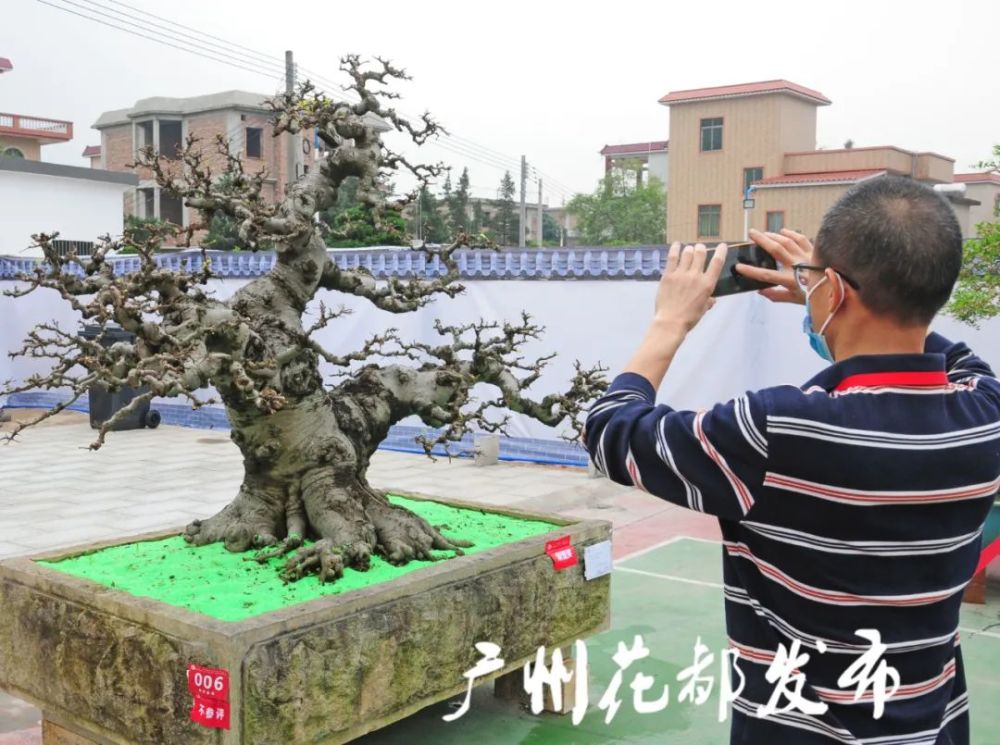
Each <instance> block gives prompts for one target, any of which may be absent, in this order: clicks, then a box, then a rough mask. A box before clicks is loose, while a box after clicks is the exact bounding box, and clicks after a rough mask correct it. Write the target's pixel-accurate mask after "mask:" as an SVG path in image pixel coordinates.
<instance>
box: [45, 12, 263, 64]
mask: <svg viewBox="0 0 1000 745" xmlns="http://www.w3.org/2000/svg"><path fill="white" fill-rule="evenodd" d="M37 1H38V2H40V3H41V4H42V5H48V6H49V7H52V8H55V9H56V10H61V11H63V12H64V13H71V14H72V15H75V16H79V17H80V18H85V19H87V20H88V21H93V22H94V23H99V24H101V25H102V26H107V27H108V28H113V29H117V30H118V31H124V32H125V33H127V34H132V35H133V36H138V37H140V38H143V39H147V40H149V41H152V42H155V43H156V44H162V45H163V46H167V47H172V48H174V49H178V50H180V51H182V52H188V53H190V54H195V55H198V56H199V57H204V58H205V59H208V60H211V61H212V62H220V63H222V64H224V65H229V66H230V67H235V68H237V69H240V70H245V71H246V72H252V73H255V74H258V75H263V74H264V73H263V72H262V71H261V70H260V69H256V70H255V69H252V68H249V67H245V66H243V65H241V64H238V63H236V62H233V61H231V59H224V58H219V57H214V56H211V55H208V54H205V53H204V52H199V51H197V50H195V49H190V48H187V47H182V46H178V45H176V44H171V43H170V42H169V41H165V40H163V39H158V38H156V37H155V36H147V35H146V34H142V33H139V32H138V31H135V30H134V29H130V28H126V27H123V26H118V25H115V24H113V23H108V22H107V21H102V20H101V19H100V18H94V17H92V16H88V15H84V14H83V13H78V12H77V11H75V10H70V9H69V8H65V7H63V6H61V5H56V4H55V3H52V2H49V0H37ZM62 1H63V2H69V0H62ZM77 7H81V6H77ZM85 10H88V11H89V8H85Z"/></svg>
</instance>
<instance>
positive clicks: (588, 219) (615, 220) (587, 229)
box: [566, 163, 667, 246]
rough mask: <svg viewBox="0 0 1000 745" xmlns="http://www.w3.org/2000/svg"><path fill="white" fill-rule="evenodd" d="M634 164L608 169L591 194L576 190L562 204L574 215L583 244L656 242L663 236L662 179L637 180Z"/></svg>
mask: <svg viewBox="0 0 1000 745" xmlns="http://www.w3.org/2000/svg"><path fill="white" fill-rule="evenodd" d="M636 168H637V166H636V165H634V164H630V163H626V164H623V166H622V167H619V168H614V169H612V170H611V171H610V172H609V173H608V174H607V175H606V176H605V177H604V178H603V179H602V180H601V182H600V184H599V185H598V187H597V189H596V190H595V191H594V193H593V194H577V195H576V196H575V197H573V199H571V200H570V202H569V204H567V205H566V209H567V211H569V212H570V214H573V215H575V216H576V217H577V227H578V229H579V231H580V237H581V239H582V241H583V242H584V243H586V244H589V245H593V246H602V245H627V244H632V243H638V244H660V243H663V242H664V241H665V240H666V228H667V196H666V192H665V191H664V189H663V183H662V182H661V181H659V180H658V179H656V178H650V179H649V181H648V183H646V184H639V183H637V182H638V179H637V171H636Z"/></svg>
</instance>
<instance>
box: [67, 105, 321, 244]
mask: <svg viewBox="0 0 1000 745" xmlns="http://www.w3.org/2000/svg"><path fill="white" fill-rule="evenodd" d="M267 98H268V97H267V96H265V95H263V94H259V93H250V92H247V91H226V92H223V93H215V94H211V95H205V96H194V97H191V98H162V97H157V98H145V99H142V100H140V101H138V102H136V104H135V105H134V106H132V107H131V108H128V109H119V110H115V111H107V112H105V113H103V114H101V116H100V117H99V118H98V120H97V122H96V123H95V124H94V128H95V129H96V130H98V132H100V135H101V144H100V145H99V146H90V147H88V148H87V149H86V150H85V151H84V157H87V158H89V159H90V164H91V166H92V167H94V168H104V169H107V170H109V171H129V172H134V173H135V174H136V175H137V176H138V177H139V184H138V186H136V188H135V189H133V190H132V191H131V192H130V193H127V194H126V195H125V205H124V207H125V214H127V215H135V216H138V217H142V218H158V219H162V220H169V221H171V222H174V223H175V224H178V225H180V226H182V227H189V226H191V225H194V224H196V223H197V221H198V219H199V218H198V215H197V212H196V210H193V209H191V208H188V207H185V206H184V205H182V204H181V203H180V201H179V200H177V199H175V198H173V197H171V196H170V195H169V194H167V193H165V192H163V191H162V190H161V189H160V188H159V187H158V186H157V185H156V182H155V181H154V180H153V178H152V174H151V173H150V171H149V169H146V168H134V167H133V164H134V162H135V158H136V152H137V151H138V150H140V149H141V148H144V147H146V146H150V145H151V146H152V147H153V148H154V149H155V150H156V151H157V152H159V153H161V154H164V155H167V156H168V157H169V156H170V155H171V154H173V153H174V152H175V151H176V149H177V148H178V147H181V146H183V143H185V142H186V141H187V138H188V137H189V136H194V137H195V138H196V139H197V140H198V145H197V146H198V147H200V148H201V150H202V153H203V155H204V158H205V163H206V164H207V165H208V166H209V167H211V169H212V170H213V171H214V172H215V173H218V174H222V173H223V172H224V171H225V170H226V162H225V158H224V157H223V156H222V155H221V154H220V153H219V152H218V149H217V147H216V145H215V143H216V138H217V137H218V136H219V135H222V136H223V137H225V138H227V139H228V141H229V145H230V148H231V149H232V152H234V153H238V154H239V155H240V159H241V161H242V163H243V167H244V169H245V170H246V171H247V172H248V173H258V172H261V171H263V172H264V173H265V174H266V178H265V181H264V191H263V197H264V199H265V200H267V201H269V202H275V201H277V200H279V199H280V198H281V197H282V196H283V195H284V191H285V188H286V185H287V184H288V182H289V179H290V178H292V177H293V176H294V178H297V177H298V176H301V175H303V174H304V173H305V172H306V171H307V170H308V168H309V167H310V166H311V165H312V164H313V163H314V162H315V159H316V158H317V157H318V156H317V153H316V152H315V151H314V141H315V134H314V131H313V130H308V131H305V132H302V133H299V134H298V135H290V134H288V133H283V134H281V135H279V136H277V137H275V136H274V130H273V127H272V124H271V118H272V114H271V111H270V109H268V108H267V106H266V105H265V102H266V100H267ZM291 137H295V139H296V144H295V148H296V151H297V153H300V155H299V156H298V157H297V158H296V163H295V164H293V165H292V166H291V167H290V166H289V142H288V140H289V138H291ZM293 169H294V170H296V171H297V173H295V174H292V170H293Z"/></svg>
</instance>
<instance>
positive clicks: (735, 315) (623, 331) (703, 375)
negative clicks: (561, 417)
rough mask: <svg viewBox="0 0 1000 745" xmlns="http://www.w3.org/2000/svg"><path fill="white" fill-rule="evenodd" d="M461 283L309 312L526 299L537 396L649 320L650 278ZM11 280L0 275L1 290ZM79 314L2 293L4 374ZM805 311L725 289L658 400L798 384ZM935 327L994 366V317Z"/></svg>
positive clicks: (217, 285)
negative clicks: (452, 292) (409, 302)
mask: <svg viewBox="0 0 1000 745" xmlns="http://www.w3.org/2000/svg"><path fill="white" fill-rule="evenodd" d="M246 281H247V280H236V279H224V280H213V282H212V283H211V287H212V289H213V290H214V291H215V293H216V295H217V297H219V298H226V297H229V296H230V295H231V294H232V293H233V292H235V291H236V290H237V289H238V288H239V287H241V286H242V285H243V284H244V283H245V282H246ZM463 284H464V285H465V286H466V292H465V294H464V295H462V296H460V297H458V298H455V299H454V300H449V299H448V298H443V299H440V300H438V301H436V302H434V303H432V304H431V305H430V306H428V307H427V308H425V309H423V310H421V311H419V312H417V313H410V314H402V315H394V314H390V313H387V312H384V311H381V310H378V309H375V308H374V307H373V306H372V305H371V304H370V303H368V302H367V301H365V300H362V299H359V298H353V297H348V296H344V295H339V294H334V293H324V294H322V295H320V296H319V297H317V298H316V300H315V301H314V303H313V305H312V306H311V307H310V313H315V312H316V311H317V309H318V306H319V301H320V300H323V301H324V302H325V303H326V304H327V306H328V307H337V306H339V305H341V304H344V305H347V306H348V307H350V308H352V309H353V310H354V313H352V314H351V315H348V316H346V317H344V318H341V319H338V320H336V321H333V322H332V323H331V324H330V325H329V326H328V327H327V328H325V329H323V330H322V331H321V332H319V334H318V335H317V338H318V340H319V341H320V342H321V343H322V344H323V345H324V346H325V347H326V348H327V349H329V350H330V351H332V352H334V353H346V352H350V351H353V350H356V349H358V348H360V347H361V346H362V344H363V343H364V341H365V339H367V338H368V337H370V336H371V335H373V334H376V333H380V332H384V331H385V330H386V329H387V328H389V327H395V328H398V329H399V332H400V335H401V336H402V337H403V338H404V339H411V340H414V341H426V342H438V341H439V340H440V337H439V336H438V334H437V333H436V332H435V331H434V320H435V319H436V318H440V319H441V320H442V321H443V322H444V323H446V324H462V323H469V322H472V321H476V320H479V319H485V320H488V321H504V320H510V321H518V320H519V319H520V313H521V311H522V310H527V311H528V312H529V313H531V315H532V318H533V321H534V322H535V323H537V324H539V325H542V326H544V327H545V334H544V336H543V337H542V339H541V340H539V341H535V342H532V343H530V344H529V345H527V346H526V347H525V349H524V353H525V356H526V357H527V358H533V357H537V356H540V355H544V354H548V353H550V352H557V353H558V357H557V358H556V359H555V360H553V361H552V362H551V364H550V365H549V366H548V368H547V369H546V372H545V374H544V375H543V377H542V378H541V379H540V380H539V381H538V383H537V384H536V387H535V388H534V389H533V396H534V397H536V398H541V397H542V396H544V395H545V394H547V393H553V392H557V391H559V390H560V389H562V388H564V387H565V386H566V385H567V382H568V381H569V379H570V377H571V376H572V372H573V361H574V360H577V359H578V360H580V361H581V362H582V363H583V364H584V365H586V366H590V365H594V364H596V363H598V362H600V363H602V364H604V365H605V366H607V367H609V368H610V371H609V375H614V374H616V373H617V372H618V371H619V370H620V369H621V368H622V366H623V365H624V364H625V363H626V362H627V361H628V359H629V357H630V356H631V354H632V352H633V351H634V350H635V348H636V347H637V345H638V344H639V342H640V340H641V339H642V336H643V334H644V333H645V331H646V327H647V324H648V323H649V320H650V318H651V317H652V312H653V298H654V294H655V291H656V283H655V282H650V281H632V280H619V281H609V280H603V281H602V280H594V281H588V280H564V281H519V280H500V281H496V280H492V281H483V280H463ZM17 286H18V285H17V283H15V282H11V281H0V290H11V289H14V288H15V287H17ZM75 315H76V314H75V313H74V312H73V311H71V310H70V309H69V307H68V305H67V304H66V303H65V302H64V301H62V300H61V299H60V298H59V297H58V295H57V294H56V293H54V292H52V291H48V290H43V291H38V292H36V293H33V294H31V295H29V296H27V297H24V298H20V299H13V298H10V297H6V296H4V297H0V354H2V357H0V380H3V379H7V378H13V379H14V380H15V381H24V380H26V379H27V378H28V377H29V376H30V375H31V374H32V373H35V372H44V370H45V369H46V368H45V367H44V365H42V364H40V363H41V361H39V360H26V359H23V358H16V359H14V360H11V359H10V358H9V353H10V352H13V351H15V350H17V349H19V348H20V347H21V343H22V341H23V339H24V338H25V336H26V335H27V333H28V332H29V331H30V329H31V328H33V327H34V326H35V325H36V324H38V323H40V322H43V321H56V322H58V323H59V324H60V325H61V326H62V327H63V328H66V329H70V328H73V327H74V326H75V325H76V324H77V323H78V318H76V317H75ZM802 317H803V309H802V308H801V307H798V306H783V305H775V304H771V303H769V302H768V301H766V300H765V299H764V298H762V297H760V296H758V295H756V294H745V295H739V296H733V297H729V298H723V299H721V300H720V301H719V302H718V303H717V304H716V307H715V308H714V309H713V310H712V311H710V312H709V313H708V315H707V316H706V317H705V319H704V320H703V321H702V323H701V324H700V325H699V326H698V327H697V328H696V329H695V331H694V332H693V333H692V334H691V335H690V337H689V338H688V340H687V341H686V342H685V344H684V346H683V347H682V348H681V351H680V353H679V354H678V355H677V357H676V359H675V362H674V364H673V366H672V368H671V369H670V372H669V373H668V374H667V378H666V381H665V383H664V385H663V387H662V389H661V390H660V392H659V400H660V401H661V402H663V403H667V404H669V405H671V406H674V407H676V408H704V407H708V406H711V405H712V404H714V403H716V402H719V401H724V400H728V399H730V398H732V397H734V396H737V395H740V394H741V393H743V392H744V391H746V390H753V389H757V388H762V387H766V386H771V385H778V384H783V383H791V384H796V385H798V384H801V383H802V382H804V381H805V380H807V379H808V378H810V377H811V376H812V375H814V374H815V373H816V372H818V371H819V370H820V369H822V367H823V365H824V364H825V363H823V361H822V360H820V359H819V358H818V357H817V356H816V355H815V354H814V353H813V352H812V350H811V349H810V348H809V344H808V341H807V339H806V337H805V335H804V334H803V333H802V330H801V324H802ZM935 329H936V330H938V331H940V332H941V333H943V334H944V335H945V336H947V337H949V338H951V339H962V340H964V341H966V342H967V343H969V345H970V346H971V347H972V348H973V349H974V350H975V351H976V352H977V353H978V354H979V355H980V356H982V357H983V358H985V359H986V360H987V361H988V362H990V363H991V364H992V365H993V367H994V368H995V369H998V370H1000V319H997V320H994V321H991V322H989V323H987V324H984V325H983V327H982V328H981V329H978V330H977V329H973V328H971V327H969V326H966V325H963V324H960V323H958V322H957V321H955V320H953V319H950V318H940V319H939V320H938V321H937V322H936V323H935ZM330 372H332V370H330ZM484 388H485V389H486V390H484V391H483V395H484V396H489V397H494V395H495V392H494V393H491V392H490V391H489V390H488V388H487V387H485V386H484ZM22 400H23V399H22ZM11 403H12V404H13V403H17V400H15V401H13V402H11ZM173 403H175V404H181V403H182V402H181V401H176V402H173ZM404 424H419V422H417V421H415V420H413V421H408V422H405V423H404ZM509 430H510V434H511V436H513V437H530V438H541V439H556V438H557V437H558V434H559V433H558V432H557V431H554V430H553V429H551V428H549V427H546V426H543V425H541V424H539V423H537V422H535V421H533V420H530V419H528V418H527V417H524V416H521V415H514V416H513V417H512V419H511V424H510V427H509Z"/></svg>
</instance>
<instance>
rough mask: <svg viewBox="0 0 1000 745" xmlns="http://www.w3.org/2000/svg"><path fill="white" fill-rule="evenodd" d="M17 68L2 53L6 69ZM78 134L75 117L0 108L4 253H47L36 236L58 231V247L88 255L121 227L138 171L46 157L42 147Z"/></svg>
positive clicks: (0, 246) (0, 69) (0, 62)
mask: <svg viewBox="0 0 1000 745" xmlns="http://www.w3.org/2000/svg"><path fill="white" fill-rule="evenodd" d="M13 69H14V66H13V64H11V62H10V60H9V59H7V58H5V57H0V74H6V73H9V72H10V71H11V70H13ZM72 137H73V123H72V122H68V121H64V120H61V119H50V118H47V117H40V116H26V115H24V114H2V113H0V205H2V206H3V219H0V255H9V256H14V257H17V258H24V257H26V256H32V257H37V256H41V253H42V252H41V249H40V248H38V247H37V246H35V245H34V240H33V238H32V236H33V235H35V234H37V233H47V234H49V235H53V234H55V233H58V234H59V236H58V237H57V238H56V239H55V240H54V241H53V247H54V248H55V249H56V250H57V251H59V252H61V253H64V254H65V253H69V252H71V251H72V252H76V253H77V254H79V255H81V256H82V255H86V254H89V253H90V252H91V250H92V249H93V245H94V241H96V240H97V239H98V238H99V236H102V235H104V234H106V233H110V234H112V235H115V234H118V233H120V232H121V230H122V210H121V204H122V193H123V192H127V191H131V190H132V189H134V187H135V185H136V183H137V180H136V177H135V176H134V175H132V174H125V173H109V172H107V171H103V170H98V169H89V168H77V167H74V166H64V165H59V164H56V163H46V162H43V161H42V158H41V155H42V147H44V146H45V145H50V144H53V143H57V142H66V141H67V140H70V139H72Z"/></svg>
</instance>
